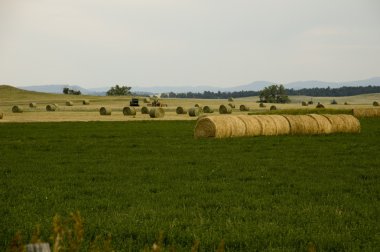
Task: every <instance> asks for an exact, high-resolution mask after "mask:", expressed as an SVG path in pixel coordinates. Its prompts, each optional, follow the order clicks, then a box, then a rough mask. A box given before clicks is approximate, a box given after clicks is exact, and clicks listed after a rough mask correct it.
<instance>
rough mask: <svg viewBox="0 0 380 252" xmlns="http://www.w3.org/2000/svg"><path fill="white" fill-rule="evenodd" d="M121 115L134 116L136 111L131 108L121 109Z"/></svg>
mask: <svg viewBox="0 0 380 252" xmlns="http://www.w3.org/2000/svg"><path fill="white" fill-rule="evenodd" d="M123 115H125V116H127V115H136V109H135V108H133V107H124V108H123Z"/></svg>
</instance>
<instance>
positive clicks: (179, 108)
mask: <svg viewBox="0 0 380 252" xmlns="http://www.w3.org/2000/svg"><path fill="white" fill-rule="evenodd" d="M175 112H176V113H177V115H183V114H187V111H186V109H184V108H183V107H181V106H179V107H177V108H176V110H175Z"/></svg>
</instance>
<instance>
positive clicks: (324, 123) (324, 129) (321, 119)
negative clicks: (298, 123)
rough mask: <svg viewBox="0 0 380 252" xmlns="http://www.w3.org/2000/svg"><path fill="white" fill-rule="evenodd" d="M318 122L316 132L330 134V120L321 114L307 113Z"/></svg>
mask: <svg viewBox="0 0 380 252" xmlns="http://www.w3.org/2000/svg"><path fill="white" fill-rule="evenodd" d="M308 116H310V117H312V118H313V119H314V120H315V121H316V122H317V124H318V133H317V134H330V133H331V132H332V125H331V122H330V121H329V120H328V119H327V118H326V117H325V116H323V115H318V114H309V115H308Z"/></svg>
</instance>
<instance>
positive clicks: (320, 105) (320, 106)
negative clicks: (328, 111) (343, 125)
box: [316, 102, 325, 109]
mask: <svg viewBox="0 0 380 252" xmlns="http://www.w3.org/2000/svg"><path fill="white" fill-rule="evenodd" d="M316 108H321V109H323V108H325V106H323V104H322V103H319V102H318V104H317V106H316Z"/></svg>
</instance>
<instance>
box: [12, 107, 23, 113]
mask: <svg viewBox="0 0 380 252" xmlns="http://www.w3.org/2000/svg"><path fill="white" fill-rule="evenodd" d="M12 112H13V113H22V112H24V109H23V108H22V107H21V106H18V105H15V106H13V107H12Z"/></svg>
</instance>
